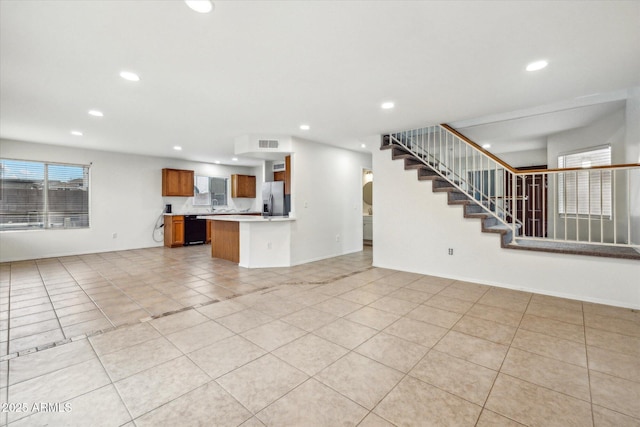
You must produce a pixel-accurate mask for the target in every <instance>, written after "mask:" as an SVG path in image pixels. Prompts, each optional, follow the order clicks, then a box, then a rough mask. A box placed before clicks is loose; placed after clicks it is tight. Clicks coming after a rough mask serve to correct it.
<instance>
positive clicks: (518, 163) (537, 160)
mask: <svg viewBox="0 0 640 427" xmlns="http://www.w3.org/2000/svg"><path fill="white" fill-rule="evenodd" d="M498 157H500V159H502V160H504V161H505V162H506V163H507V164H509V165H510V166H513V167H514V168H523V167H529V166H541V165H546V164H547V161H548V160H547V149H546V148H541V149H538V150H526V151H513V152H510V153H499V154H498Z"/></svg>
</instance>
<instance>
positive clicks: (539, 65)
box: [527, 60, 549, 71]
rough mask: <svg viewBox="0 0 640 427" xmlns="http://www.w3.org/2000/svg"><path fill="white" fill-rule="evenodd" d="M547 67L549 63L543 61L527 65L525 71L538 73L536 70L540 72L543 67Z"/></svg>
mask: <svg viewBox="0 0 640 427" xmlns="http://www.w3.org/2000/svg"><path fill="white" fill-rule="evenodd" d="M547 65H549V63H548V62H547V61H545V60H542V61H535V62H532V63H530V64H529V65H527V71H538V70H542V69H543V68H544V67H546V66H547Z"/></svg>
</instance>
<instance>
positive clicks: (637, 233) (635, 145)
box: [624, 87, 640, 244]
mask: <svg viewBox="0 0 640 427" xmlns="http://www.w3.org/2000/svg"><path fill="white" fill-rule="evenodd" d="M626 112H627V114H626V117H625V119H626V122H627V126H626V134H625V147H626V153H625V159H624V163H640V87H636V88H633V89H630V90H629V97H628V98H627V105H626ZM631 179H632V182H631V185H632V186H635V188H640V174H638V173H636V174H634V175H632V177H631ZM630 204H631V212H632V216H631V241H632V242H635V243H639V244H640V191H636V192H634V193H632V194H631V200H630Z"/></svg>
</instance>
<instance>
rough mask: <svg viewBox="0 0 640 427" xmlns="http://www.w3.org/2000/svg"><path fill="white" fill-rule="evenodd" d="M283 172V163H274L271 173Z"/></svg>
mask: <svg viewBox="0 0 640 427" xmlns="http://www.w3.org/2000/svg"><path fill="white" fill-rule="evenodd" d="M283 170H285V165H284V163H274V164H273V171H274V172H279V171H283Z"/></svg>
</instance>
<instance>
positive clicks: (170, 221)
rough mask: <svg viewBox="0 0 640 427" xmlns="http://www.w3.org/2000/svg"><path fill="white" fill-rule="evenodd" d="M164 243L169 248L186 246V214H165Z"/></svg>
mask: <svg viewBox="0 0 640 427" xmlns="http://www.w3.org/2000/svg"><path fill="white" fill-rule="evenodd" d="M164 245H165V246H166V247H168V248H175V247H177V246H184V216H182V215H165V217H164Z"/></svg>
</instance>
